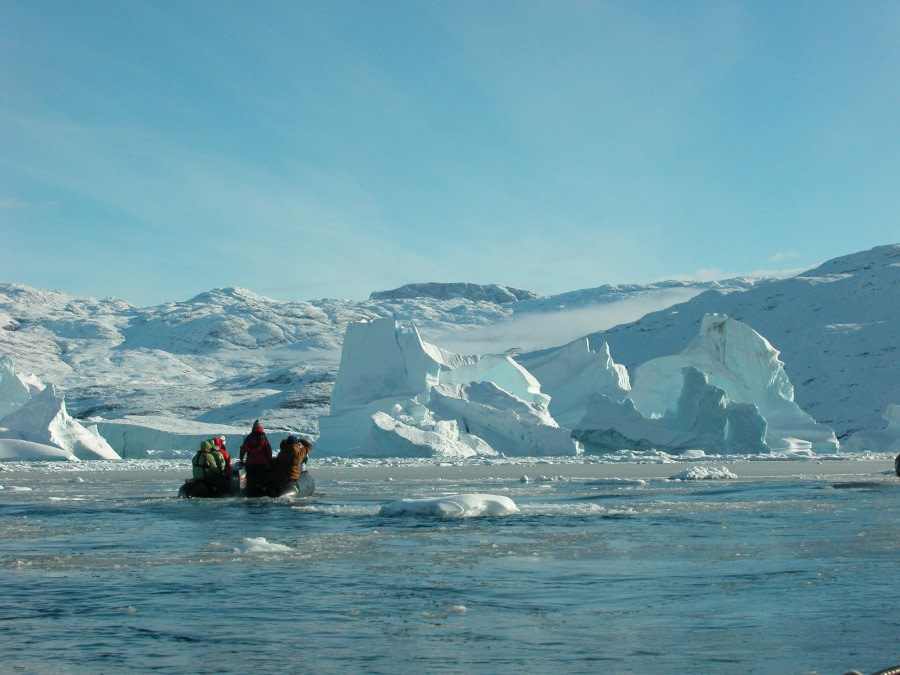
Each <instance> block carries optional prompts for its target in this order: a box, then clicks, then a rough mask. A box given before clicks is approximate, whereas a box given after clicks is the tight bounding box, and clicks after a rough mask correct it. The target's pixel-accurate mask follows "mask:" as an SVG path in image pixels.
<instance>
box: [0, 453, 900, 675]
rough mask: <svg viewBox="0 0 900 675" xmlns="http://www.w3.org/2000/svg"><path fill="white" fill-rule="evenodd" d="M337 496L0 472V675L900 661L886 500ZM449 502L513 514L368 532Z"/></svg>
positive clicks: (397, 486) (402, 492)
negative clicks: (246, 495) (402, 509)
mask: <svg viewBox="0 0 900 675" xmlns="http://www.w3.org/2000/svg"><path fill="white" fill-rule="evenodd" d="M522 473H528V472H527V471H523V472H522ZM531 474H532V477H534V475H535V473H534V472H533V471H532V472H531ZM348 476H349V478H347V477H341V478H333V479H331V480H327V479H326V480H323V479H322V477H321V476H319V492H318V494H317V496H316V497H314V498H312V499H309V500H304V501H296V502H289V501H274V500H269V499H261V500H237V499H231V500H218V501H200V500H192V501H187V500H180V499H178V498H177V497H176V490H177V488H178V486H179V484H180V483H181V481H182V479H183V476H179V475H178V474H177V473H174V472H172V471H159V470H153V469H152V468H141V469H140V470H134V471H124V472H123V471H106V472H97V471H74V472H73V471H69V472H63V473H59V472H50V471H49V470H48V471H41V470H39V469H27V470H21V471H18V470H14V471H12V472H3V473H0V484H2V485H3V486H4V489H3V490H2V491H0V532H2V537H0V583H2V596H0V598H2V599H0V629H2V634H3V638H4V639H3V640H0V664H3V666H4V670H5V671H6V672H47V671H49V672H72V673H87V672H92V673H96V672H100V673H115V672H121V671H123V670H130V671H137V672H151V671H157V672H177V673H182V672H200V673H213V672H215V673H238V672H241V673H245V672H254V671H255V672H302V671H306V672H316V673H331V672H367V673H398V672H404V673H413V672H415V673H425V672H428V673H433V672H434V673H437V672H487V673H500V672H503V673H505V672H512V671H519V672H528V673H546V672H565V673H580V672H584V673H588V672H590V673H594V672H641V673H646V672H687V671H691V672H709V673H744V672H759V673H773V672H779V673H810V672H817V673H842V672H844V671H846V670H848V669H851V668H853V669H858V670H860V671H861V672H874V671H876V670H879V669H881V668H886V667H888V666H891V665H894V664H896V663H898V662H900V619H898V616H900V613H898V611H897V607H898V601H897V591H896V588H897V579H898V572H900V566H898V559H900V558H898V554H900V535H898V525H900V517H898V507H900V479H897V478H896V477H892V476H890V475H887V474H884V473H876V474H872V475H866V476H862V477H852V478H849V479H848V478H827V477H826V478H816V477H809V476H795V477H784V478H776V479H772V478H769V479H742V478H738V479H735V480H716V481H681V482H678V481H666V480H647V481H639V480H627V481H626V480H623V481H609V480H594V481H592V480H590V479H558V480H553V479H551V480H547V481H534V480H533V481H531V482H528V483H523V482H520V481H519V480H517V479H510V478H509V477H508V476H507V477H505V478H497V477H493V476H490V472H489V471H487V472H486V475H483V476H480V477H476V478H464V477H460V478H459V479H457V480H450V479H446V478H444V479H442V480H440V481H435V480H434V478H433V477H432V478H421V479H415V480H413V479H410V480H403V481H397V480H390V479H389V478H385V477H384V476H383V475H379V476H371V475H367V473H366V472H365V471H364V470H357V471H354V472H349V473H348ZM23 488H31V489H30V490H27V489H23ZM459 492H464V493H465V492H478V493H489V494H495V495H502V496H506V497H510V498H511V499H513V501H515V503H516V504H517V505H518V506H519V508H520V509H521V513H520V514H517V515H511V516H505V517H477V518H467V519H436V518H428V517H423V516H404V517H391V518H388V517H382V516H379V515H378V511H379V508H380V506H381V505H382V504H384V503H386V502H389V501H392V500H396V499H401V498H403V497H433V496H438V495H441V494H447V493H459Z"/></svg>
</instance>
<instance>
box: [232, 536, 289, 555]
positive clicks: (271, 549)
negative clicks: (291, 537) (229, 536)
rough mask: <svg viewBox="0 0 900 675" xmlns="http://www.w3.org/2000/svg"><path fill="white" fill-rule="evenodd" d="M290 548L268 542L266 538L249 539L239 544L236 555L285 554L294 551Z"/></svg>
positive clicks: (235, 550)
mask: <svg viewBox="0 0 900 675" xmlns="http://www.w3.org/2000/svg"><path fill="white" fill-rule="evenodd" d="M293 550H294V549H292V548H291V547H290V546H285V545H284V544H276V543H274V542H271V541H268V540H267V539H266V538H265V537H248V538H247V539H244V540H243V541H242V542H241V543H240V544H238V545H237V546H236V547H235V549H234V552H235V553H285V552H287V551H293Z"/></svg>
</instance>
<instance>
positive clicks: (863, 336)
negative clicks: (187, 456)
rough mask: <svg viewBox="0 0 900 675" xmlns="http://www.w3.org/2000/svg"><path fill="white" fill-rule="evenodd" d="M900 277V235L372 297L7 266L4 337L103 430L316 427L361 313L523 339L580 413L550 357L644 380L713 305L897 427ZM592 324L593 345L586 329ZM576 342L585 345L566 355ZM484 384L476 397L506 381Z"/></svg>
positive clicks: (462, 350) (855, 413)
mask: <svg viewBox="0 0 900 675" xmlns="http://www.w3.org/2000/svg"><path fill="white" fill-rule="evenodd" d="M898 280H900V245H888V246H882V247H878V248H875V249H872V250H870V251H864V252H861V253H856V254H853V255H849V256H844V257H842V258H838V259H835V260H832V261H829V262H827V263H825V264H824V265H822V266H820V267H818V268H816V269H815V270H810V271H809V272H805V273H803V274H801V275H799V276H797V277H793V278H790V279H755V278H742V279H732V280H727V281H721V282H709V283H688V282H678V281H673V282H662V283H657V284H649V285H643V286H641V285H629V286H601V287H598V288H593V289H583V290H577V291H572V292H569V293H565V294H561V295H556V296H549V297H541V296H538V295H537V294H534V293H531V292H529V291H522V290H519V289H512V288H509V287H505V286H499V285H491V286H479V285H476V284H466V283H459V284H414V285H410V286H405V287H401V288H400V289H395V290H393V291H382V292H376V293H373V294H372V295H371V296H370V298H369V299H368V300H366V301H347V300H334V299H323V300H316V301H306V302H279V301H276V300H272V299H270V298H266V297H263V296H260V295H257V294H254V293H252V292H250V291H247V290H243V289H235V288H229V289H215V290H212V291H209V292H207V293H202V294H200V295H198V296H196V297H194V298H191V299H190V300H187V301H183V302H170V303H166V304H164V305H160V306H156V307H144V308H140V307H134V306H132V305H130V304H129V303H127V302H125V301H122V300H118V299H114V298H107V299H105V300H95V299H92V298H76V297H72V296H68V295H65V294H63V293H59V292H51V291H42V290H38V289H33V288H28V287H25V286H21V285H17V284H0V329H2V330H0V354H4V355H6V356H9V357H10V358H11V359H12V361H13V363H14V364H15V368H16V371H17V372H18V373H31V372H33V373H35V374H36V375H37V376H39V377H40V378H41V379H42V380H43V381H45V382H49V383H52V384H54V385H55V387H56V389H57V391H59V392H60V393H62V394H64V395H65V397H66V405H67V408H68V410H69V412H70V414H71V415H72V416H73V417H75V418H77V419H81V420H92V421H99V422H101V425H100V426H101V430H102V428H103V424H104V422H103V420H123V419H130V420H132V421H136V420H140V419H144V420H147V421H148V426H153V427H155V428H159V427H165V426H166V422H165V420H167V419H168V420H172V422H171V425H172V426H173V427H179V428H181V427H182V425H183V423H184V422H194V423H198V424H205V425H210V426H209V428H214V427H215V426H216V425H226V426H230V427H231V428H232V429H237V428H243V427H245V426H247V425H248V424H249V423H250V422H251V421H252V420H253V419H256V418H260V419H263V420H265V421H266V423H267V426H268V428H270V429H276V430H283V431H292V432H301V433H307V434H311V435H316V434H318V432H319V428H318V420H319V419H320V418H324V417H325V416H327V415H328V413H329V400H330V397H331V393H332V388H333V387H334V382H335V377H336V374H337V371H338V364H339V359H340V355H341V345H342V342H343V339H344V333H345V330H346V328H347V326H348V325H349V324H351V323H356V322H359V321H372V320H374V319H378V318H389V319H394V320H398V321H404V322H410V323H412V324H414V325H415V326H416V328H417V330H418V332H419V333H420V334H421V336H422V338H423V339H424V340H427V342H428V343H430V344H433V345H438V346H440V347H442V348H444V349H448V350H451V351H453V352H455V353H457V354H489V353H495V354H499V353H508V354H510V355H513V356H514V357H515V360H516V361H517V362H518V363H520V364H522V365H523V366H524V367H525V368H526V369H528V370H534V372H537V371H539V370H540V369H541V367H543V372H542V374H541V376H540V377H539V378H538V379H539V380H540V381H541V382H542V383H544V382H545V380H546V382H547V383H548V385H546V386H552V387H553V388H555V389H556V392H557V393H556V399H557V402H556V406H557V409H558V410H560V411H561V412H560V414H562V415H563V417H564V418H565V419H567V420H570V422H569V423H570V424H574V422H572V421H571V420H576V419H577V418H578V417H579V416H580V410H581V407H583V406H584V405H586V402H587V394H586V390H583V389H584V388H583V387H574V386H571V385H569V386H568V388H567V384H566V383H567V381H568V379H569V378H568V376H567V377H558V373H553V372H549V371H548V368H549V369H550V370H552V369H555V368H575V367H576V365H577V364H581V363H587V362H590V363H591V364H594V365H590V367H591V368H596V369H603V370H604V372H605V373H606V375H604V377H607V379H610V381H611V382H612V381H618V380H619V379H621V378H622V377H624V381H626V382H627V380H628V374H629V373H630V375H631V377H632V378H633V379H634V385H635V387H637V388H640V386H641V385H640V379H639V376H638V377H635V375H636V373H638V372H639V371H638V369H637V366H638V365H640V364H643V363H644V362H646V361H649V360H651V359H656V358H658V357H662V356H667V355H677V354H680V353H682V351H684V350H685V349H686V348H687V347H688V345H689V344H690V343H691V342H692V341H693V340H695V339H696V337H697V334H698V330H699V329H700V327H701V322H702V320H703V317H704V316H706V315H709V314H723V315H727V316H728V317H731V318H733V319H737V320H739V321H740V322H742V323H743V324H745V325H746V326H748V327H749V328H751V329H752V330H753V331H755V332H757V333H759V334H760V335H762V336H764V338H765V339H766V340H768V342H770V343H771V345H772V346H773V347H774V349H776V350H779V351H780V352H781V356H780V358H781V360H782V361H783V362H784V370H785V372H786V373H787V376H789V379H790V382H791V383H792V386H793V393H794V395H795V399H796V402H797V404H799V407H800V408H801V409H802V410H803V411H805V412H806V413H809V414H810V415H811V416H812V417H813V418H815V420H817V421H819V422H823V423H825V424H827V425H829V426H830V427H831V428H833V429H834V430H835V431H836V432H837V434H838V437H839V438H841V439H842V441H845V440H848V439H850V437H851V436H853V434H854V433H855V432H857V431H861V432H863V433H874V432H877V431H878V430H879V429H882V428H883V427H885V419H883V418H882V416H883V415H884V414H885V413H886V412H887V411H888V410H889V405H890V404H892V403H900V396H898V394H897V387H896V384H895V383H896V380H897V375H898V373H900V367H898V365H900V364H898V361H900V356H898V352H897V349H896V341H897V337H896V336H897V335H898V334H900V311H898V310H900V305H898V303H900V293H898V291H900V288H898V285H897V284H898ZM584 336H588V338H587V340H586V343H587V349H588V351H587V356H586V355H585V354H582V353H581V351H583V350H581V349H580V348H579V347H577V345H576V348H575V349H573V348H572V347H571V346H568V345H569V343H572V342H573V341H577V340H578V339H579V338H580V339H581V341H582V342H584V341H585V340H584ZM604 343H607V344H608V350H609V351H608V352H607V351H606V349H607V347H606V346H605V345H604ZM560 346H565V349H566V350H568V351H567V353H566V354H565V355H563V356H561V357H560V358H557V355H556V354H555V352H556V351H557V350H559V348H560ZM561 354H562V353H561ZM542 364H543V366H542ZM619 364H622V365H624V366H625V367H627V370H628V372H624V369H623V368H622V365H619ZM610 368H616V369H618V370H610ZM579 373H580V371H579V372H574V371H573V372H572V377H579V376H580V377H582V378H583V375H580V374H579ZM549 383H553V384H552V385H551V384H549ZM604 386H605V385H604ZM476 389H477V388H472V391H471V392H464V397H468V398H467V399H466V400H474V399H472V397H473V396H475V395H476V394H477V395H478V396H487V395H488V393H486V392H483V391H481V392H480V393H479V392H476ZM445 393H446V392H445ZM448 401H449V399H446V397H445V399H444V403H445V404H447V403H448ZM550 406H551V407H550V410H551V412H552V411H553V409H554V403H553V402H552V401H551V404H550ZM151 420H152V424H150V421H151ZM125 435H126V434H124V433H123V434H122V436H123V437H124V436H125ZM858 436H859V435H858ZM114 445H115V443H114Z"/></svg>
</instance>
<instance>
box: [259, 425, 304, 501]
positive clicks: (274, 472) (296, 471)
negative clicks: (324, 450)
mask: <svg viewBox="0 0 900 675" xmlns="http://www.w3.org/2000/svg"><path fill="white" fill-rule="evenodd" d="M311 451H312V443H310V442H309V441H308V440H306V439H305V438H296V437H295V436H288V437H287V438H285V439H284V440H283V441H281V444H280V445H279V446H278V456H277V457H276V458H275V460H274V461H273V462H272V464H271V465H270V466H269V476H268V486H267V487H268V492H269V495H271V496H272V497H277V496H279V495H280V494H281V493H282V492H283V491H284V488H285V487H286V486H287V483H290V482H291V481H295V480H297V479H298V478H300V476H301V474H302V473H303V463H304V462H305V461H306V457H307V455H309V453H310V452H311Z"/></svg>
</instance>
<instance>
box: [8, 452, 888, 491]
mask: <svg viewBox="0 0 900 675" xmlns="http://www.w3.org/2000/svg"><path fill="white" fill-rule="evenodd" d="M697 467H710V468H715V469H721V468H725V469H727V470H728V471H729V472H731V473H732V474H734V475H735V476H736V477H737V478H736V479H737V480H741V479H767V478H771V479H782V478H791V477H793V478H802V479H811V480H815V479H817V478H819V477H821V478H828V479H834V478H841V477H843V478H847V479H850V480H852V479H856V480H858V479H860V478H870V479H871V478H873V477H876V476H878V477H882V478H885V479H890V478H893V479H895V480H897V481H898V482H900V478H898V477H897V476H896V475H894V459H893V456H887V455H885V456H884V457H878V458H866V459H854V458H846V459H845V458H834V459H831V458H815V459H807V460H792V459H759V458H752V459H748V458H744V459H727V460H722V459H715V458H705V459H702V460H701V459H698V460H692V461H655V462H654V461H647V462H639V461H614V462H599V461H597V462H591V461H588V462H582V461H565V460H564V459H563V460H561V459H560V458H556V459H553V458H550V459H543V458H534V457H531V458H521V460H503V461H496V462H477V463H476V462H472V463H469V462H465V461H463V462H438V461H437V460H426V459H420V460H410V459H404V458H386V459H371V458H360V459H355V458H327V459H323V460H318V461H317V460H316V459H315V456H314V455H312V456H311V461H310V464H309V471H310V473H311V474H312V475H313V477H314V478H315V479H316V481H318V482H320V483H321V482H327V481H342V480H349V481H356V480H380V481H388V480H400V481H412V482H428V481H433V482H436V483H439V482H441V481H444V480H446V481H448V482H450V481H453V482H457V481H460V480H463V481H465V480H484V479H492V478H493V479H497V480H501V481H519V480H521V479H523V477H524V478H527V480H529V481H538V480H557V479H562V480H598V479H625V480H665V479H668V478H671V477H672V476H674V475H676V474H678V473H680V472H682V471H685V470H687V469H691V468H697ZM109 472H116V473H118V474H120V476H121V477H122V478H125V479H127V478H130V477H134V478H140V477H141V476H144V477H146V475H147V474H148V473H153V474H157V475H159V474H162V475H165V476H171V477H172V480H173V481H180V480H182V479H184V478H189V477H190V473H191V470H190V460H188V459H166V460H123V461H107V460H94V461H83V462H43V461H8V460H6V461H0V485H2V484H3V482H5V480H4V478H3V477H4V475H6V476H9V475H11V474H16V473H32V474H60V473H64V474H68V475H72V474H82V475H86V474H93V473H109Z"/></svg>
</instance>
